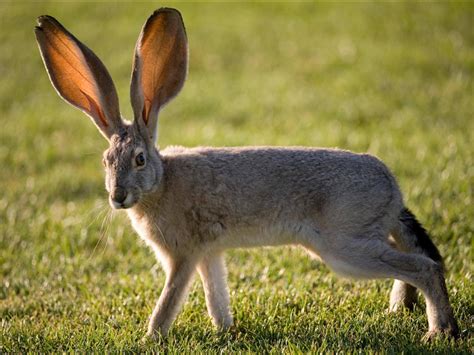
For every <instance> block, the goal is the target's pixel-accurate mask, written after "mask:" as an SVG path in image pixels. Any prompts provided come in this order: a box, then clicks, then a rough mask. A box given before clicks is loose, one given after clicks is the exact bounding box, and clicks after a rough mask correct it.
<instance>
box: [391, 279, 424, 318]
mask: <svg viewBox="0 0 474 355" xmlns="http://www.w3.org/2000/svg"><path fill="white" fill-rule="evenodd" d="M417 303H418V295H417V292H416V287H413V286H412V285H409V284H407V283H406V282H403V281H400V280H395V281H394V282H393V286H392V291H390V306H389V311H390V312H398V311H399V310H400V309H401V308H405V309H408V310H409V311H412V310H413V309H414V308H415V305H416V304H417Z"/></svg>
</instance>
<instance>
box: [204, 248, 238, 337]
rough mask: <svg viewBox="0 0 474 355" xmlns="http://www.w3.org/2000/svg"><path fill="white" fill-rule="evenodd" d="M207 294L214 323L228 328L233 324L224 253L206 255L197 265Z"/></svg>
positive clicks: (222, 327) (208, 305)
mask: <svg viewBox="0 0 474 355" xmlns="http://www.w3.org/2000/svg"><path fill="white" fill-rule="evenodd" d="M197 270H198V272H199V275H200V276H201V280H202V284H203V287H204V294H205V296H206V305H207V310H208V312H209V315H210V316H211V318H212V321H213V323H214V325H215V326H216V327H217V328H219V329H227V328H229V327H230V326H232V324H233V319H232V314H231V312H230V306H229V303H230V301H229V290H228V288H227V271H226V267H225V262H224V257H223V255H222V254H216V255H210V256H206V257H205V258H204V259H203V260H202V261H201V262H199V264H198V265H197Z"/></svg>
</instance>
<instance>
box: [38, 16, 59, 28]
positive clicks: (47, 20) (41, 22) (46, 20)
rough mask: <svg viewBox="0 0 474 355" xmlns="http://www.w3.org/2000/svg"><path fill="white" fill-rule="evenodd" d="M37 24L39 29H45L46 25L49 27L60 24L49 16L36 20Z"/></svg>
mask: <svg viewBox="0 0 474 355" xmlns="http://www.w3.org/2000/svg"><path fill="white" fill-rule="evenodd" d="M36 22H37V23H38V26H37V27H39V28H43V27H44V26H45V25H48V24H58V20H56V19H55V18H54V17H52V16H49V15H42V16H39V17H38V18H37V19H36Z"/></svg>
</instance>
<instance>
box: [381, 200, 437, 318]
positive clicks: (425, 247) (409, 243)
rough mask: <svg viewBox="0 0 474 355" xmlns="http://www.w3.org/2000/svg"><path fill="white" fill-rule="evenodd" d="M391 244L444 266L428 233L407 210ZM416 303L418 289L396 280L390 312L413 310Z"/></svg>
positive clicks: (394, 231)
mask: <svg viewBox="0 0 474 355" xmlns="http://www.w3.org/2000/svg"><path fill="white" fill-rule="evenodd" d="M389 242H390V244H391V245H392V246H393V247H394V248H396V249H398V250H401V251H404V252H407V253H418V254H422V255H425V256H427V257H429V258H430V259H432V260H433V261H435V262H436V263H438V264H440V265H442V264H443V261H442V258H441V255H440V254H439V251H438V249H437V248H436V246H435V245H434V244H433V242H432V241H431V238H430V236H429V234H428V232H427V231H426V230H425V229H424V228H423V226H422V225H421V223H420V222H418V220H417V219H416V217H415V215H414V214H413V213H412V212H411V211H410V210H409V209H407V208H403V209H402V210H401V211H400V215H399V218H398V225H397V227H396V228H394V230H392V232H391V238H390V239H389ZM416 302H417V293H416V288H415V287H413V286H412V285H409V284H407V283H406V282H403V281H400V280H395V282H394V284H393V288H392V291H391V293H390V307H389V311H390V312H396V311H398V310H399V309H401V308H408V309H410V310H412V309H413V308H414V305H415V304H416Z"/></svg>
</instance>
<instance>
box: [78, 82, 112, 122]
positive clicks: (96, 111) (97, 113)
mask: <svg viewBox="0 0 474 355" xmlns="http://www.w3.org/2000/svg"><path fill="white" fill-rule="evenodd" d="M79 90H80V91H81V92H82V94H83V95H84V96H85V97H86V98H87V101H88V102H89V110H87V111H88V113H89V114H90V115H92V116H94V117H97V118H99V120H100V121H101V122H102V124H103V125H104V127H108V126H109V124H108V123H107V120H106V119H105V115H104V112H103V111H102V109H101V108H100V106H99V105H97V103H96V102H95V101H94V100H93V99H92V98H91V97H90V96H89V95H87V94H86V93H85V92H84V91H82V90H81V89H79Z"/></svg>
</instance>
